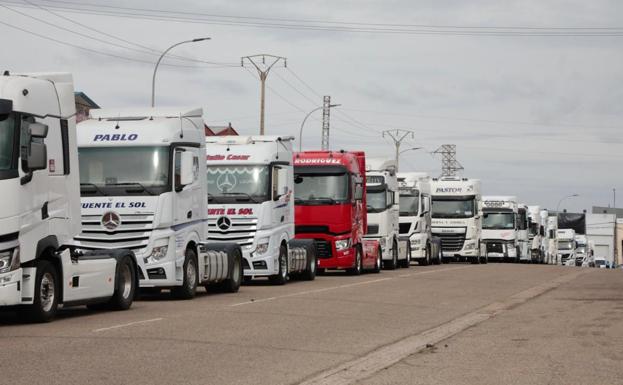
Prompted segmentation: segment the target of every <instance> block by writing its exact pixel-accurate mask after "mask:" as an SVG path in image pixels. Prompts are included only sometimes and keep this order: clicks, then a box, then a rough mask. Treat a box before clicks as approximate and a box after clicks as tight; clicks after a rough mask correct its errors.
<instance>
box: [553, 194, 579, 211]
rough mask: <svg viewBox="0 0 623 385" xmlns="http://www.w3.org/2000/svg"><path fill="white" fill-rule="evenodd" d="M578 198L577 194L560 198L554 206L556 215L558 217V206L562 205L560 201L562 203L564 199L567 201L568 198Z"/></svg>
mask: <svg viewBox="0 0 623 385" xmlns="http://www.w3.org/2000/svg"><path fill="white" fill-rule="evenodd" d="M579 196H580V195H579V194H572V195H567V196H566V197H563V198H561V199H560V200H559V201H558V205H556V215H558V210H559V209H560V204H561V203H562V201H564V200H565V199H568V198H575V197H579Z"/></svg>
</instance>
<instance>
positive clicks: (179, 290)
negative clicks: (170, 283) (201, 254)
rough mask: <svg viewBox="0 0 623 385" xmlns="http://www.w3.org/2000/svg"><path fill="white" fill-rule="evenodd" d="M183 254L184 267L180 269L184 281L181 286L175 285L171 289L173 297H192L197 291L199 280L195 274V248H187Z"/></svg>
mask: <svg viewBox="0 0 623 385" xmlns="http://www.w3.org/2000/svg"><path fill="white" fill-rule="evenodd" d="M184 256H185V258H184V267H183V269H182V274H183V277H184V281H183V283H182V286H176V287H174V288H172V289H171V295H172V296H173V298H175V299H192V298H194V297H195V294H196V293H197V282H198V281H199V278H198V274H197V271H198V270H197V254H196V253H195V250H193V249H190V248H188V249H186V252H185V253H184Z"/></svg>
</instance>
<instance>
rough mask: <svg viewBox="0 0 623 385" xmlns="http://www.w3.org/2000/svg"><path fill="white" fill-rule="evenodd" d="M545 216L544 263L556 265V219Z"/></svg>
mask: <svg viewBox="0 0 623 385" xmlns="http://www.w3.org/2000/svg"><path fill="white" fill-rule="evenodd" d="M546 214H547V217H546V219H547V255H546V263H547V264H548V265H556V264H558V261H559V259H558V238H557V237H556V236H557V232H558V218H557V217H555V216H549V213H548V212H546Z"/></svg>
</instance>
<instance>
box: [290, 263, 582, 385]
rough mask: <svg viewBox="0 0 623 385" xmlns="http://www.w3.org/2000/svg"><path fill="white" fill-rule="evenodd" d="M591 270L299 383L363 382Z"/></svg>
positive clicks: (526, 293)
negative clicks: (431, 346) (413, 355)
mask: <svg viewBox="0 0 623 385" xmlns="http://www.w3.org/2000/svg"><path fill="white" fill-rule="evenodd" d="M590 271H592V270H591V269H582V270H580V271H578V272H576V273H572V274H566V275H563V276H560V277H558V278H556V279H554V280H552V281H550V282H547V283H544V284H541V285H538V286H534V287H532V288H530V289H527V290H524V291H522V292H520V293H517V294H515V295H513V296H511V297H509V298H507V299H506V300H503V301H500V302H494V303H491V304H489V305H487V306H485V307H483V308H480V309H478V310H476V311H473V312H471V313H468V314H466V315H463V316H461V317H458V318H455V319H453V320H451V321H449V322H447V323H445V324H442V325H439V326H437V327H435V328H432V329H429V330H426V331H424V332H422V333H420V334H416V335H411V336H407V337H405V338H403V339H401V340H400V341H398V342H396V343H393V344H390V345H386V346H383V347H381V348H379V349H377V350H374V351H372V352H370V353H368V354H366V355H364V356H362V357H359V358H356V359H354V360H352V361H349V362H346V363H343V364H340V365H338V366H337V367H335V368H333V369H329V370H326V371H324V372H322V373H320V374H318V375H316V376H314V377H312V378H311V379H309V380H306V381H304V382H301V385H350V384H354V383H356V382H359V381H363V380H365V379H366V378H369V377H371V376H373V375H374V374H375V373H377V372H379V371H381V370H383V369H385V368H388V367H390V366H392V365H394V364H396V363H397V362H399V361H401V360H403V359H405V358H407V357H409V356H410V355H412V354H415V353H417V352H419V351H421V350H423V349H425V348H426V347H427V346H430V345H434V344H436V343H439V342H440V341H443V340H445V339H447V338H450V337H452V336H454V335H456V334H458V333H460V332H462V331H463V330H465V329H467V328H470V327H472V326H474V325H477V324H479V323H481V322H484V321H486V320H488V319H490V318H492V317H495V316H496V315H498V314H499V313H501V312H503V311H507V310H509V309H512V308H514V307H516V306H518V305H520V304H522V303H525V302H527V301H529V300H531V299H533V298H535V297H537V296H539V295H541V294H544V293H546V292H548V291H549V290H552V289H555V288H557V287H559V286H560V285H562V284H563V283H566V282H569V281H572V280H574V279H575V278H577V277H578V276H580V275H582V274H586V273H588V272H590Z"/></svg>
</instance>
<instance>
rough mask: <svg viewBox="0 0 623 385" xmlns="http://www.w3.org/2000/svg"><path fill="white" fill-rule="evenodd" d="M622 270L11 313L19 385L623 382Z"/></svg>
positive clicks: (382, 282)
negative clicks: (48, 317)
mask: <svg viewBox="0 0 623 385" xmlns="http://www.w3.org/2000/svg"><path fill="white" fill-rule="evenodd" d="M622 321H623V270H616V271H614V270H597V269H580V268H570V267H556V266H538V265H515V264H488V265H463V264H452V265H442V266H430V267H419V266H413V267H412V268H411V269H399V270H395V271H383V272H382V273H381V274H367V275H362V276H360V277H350V276H344V275H342V274H332V275H327V276H322V277H318V278H317V279H316V280H315V281H312V282H298V281H293V282H291V283H289V284H288V285H285V286H271V285H269V284H268V283H267V282H262V281H257V282H254V283H253V284H251V285H246V286H243V287H242V288H241V290H240V292H239V293H236V294H208V293H204V292H203V291H201V294H200V295H199V296H198V297H197V298H195V299H194V300H192V301H174V300H170V299H168V297H167V295H166V294H165V295H160V296H150V297H148V298H145V299H142V300H139V301H137V302H135V303H134V305H133V307H132V308H131V309H130V310H129V311H126V312H95V311H89V310H86V309H85V308H77V309H70V310H65V311H63V312H61V314H60V317H59V318H58V319H57V320H56V321H54V322H53V323H49V324H36V325H22V324H19V323H18V321H17V319H16V317H14V315H13V314H12V313H7V312H5V313H0V383H3V384H4V383H6V384H43V383H45V384H50V383H52V384H54V383H62V384H85V383H88V384H109V383H115V384H172V383H184V384H251V383H252V384H295V383H301V382H305V383H309V384H349V383H352V384H354V383H357V384H418V383H422V384H475V383H478V384H506V383H508V384H570V383H575V384H619V383H621V384H623V322H622Z"/></svg>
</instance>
